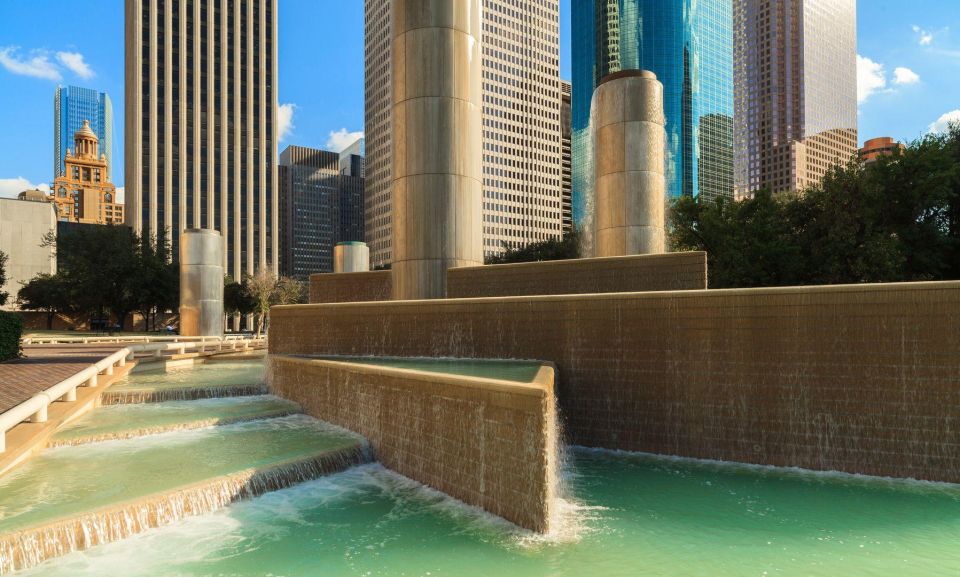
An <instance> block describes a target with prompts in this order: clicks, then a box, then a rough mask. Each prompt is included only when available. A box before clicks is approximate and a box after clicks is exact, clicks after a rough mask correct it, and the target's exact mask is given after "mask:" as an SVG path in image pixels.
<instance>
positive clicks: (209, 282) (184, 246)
mask: <svg viewBox="0 0 960 577" xmlns="http://www.w3.org/2000/svg"><path fill="white" fill-rule="evenodd" d="M180 334H181V335H183V336H190V337H198V336H221V335H223V238H222V237H221V236H220V233H219V232H218V231H215V230H210V229H189V230H185V231H183V234H181V235H180Z"/></svg>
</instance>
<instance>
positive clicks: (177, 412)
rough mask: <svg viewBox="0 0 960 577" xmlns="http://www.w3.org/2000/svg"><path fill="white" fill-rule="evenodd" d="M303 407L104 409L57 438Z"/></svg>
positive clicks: (266, 400)
mask: <svg viewBox="0 0 960 577" xmlns="http://www.w3.org/2000/svg"><path fill="white" fill-rule="evenodd" d="M299 409H300V406H299V405H297V404H296V403H294V402H292V401H288V400H285V399H281V398H278V397H275V396H273V395H258V396H253V397H228V398H225V399H205V400H199V401H170V402H165V403H146V404H134V405H111V406H106V407H100V408H98V409H96V410H95V411H91V412H89V413H87V414H85V415H84V416H82V417H80V418H79V419H77V420H76V421H74V422H73V423H71V424H70V425H68V426H67V427H65V428H63V429H61V430H60V431H58V432H57V434H56V435H54V436H53V440H54V441H67V440H70V439H81V438H86V437H94V438H96V437H100V436H103V435H110V434H121V433H124V432H126V431H137V430H142V429H153V428H163V427H176V426H177V425H180V424H184V423H193V422H198V421H199V422H213V423H215V422H217V421H224V422H230V421H237V420H246V419H254V418H258V417H266V416H270V415H277V414H279V413H283V412H287V413H295V412H299Z"/></svg>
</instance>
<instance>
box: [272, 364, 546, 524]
mask: <svg viewBox="0 0 960 577" xmlns="http://www.w3.org/2000/svg"><path fill="white" fill-rule="evenodd" d="M270 387H271V390H272V391H273V392H274V394H276V395H278V396H281V397H284V398H287V399H290V400H292V401H295V402H297V403H299V404H300V405H301V406H302V407H303V409H304V411H305V412H306V413H307V414H308V415H311V416H314V417H316V418H318V419H322V420H324V421H327V422H330V423H333V424H335V425H339V426H342V427H345V428H347V429H350V430H352V431H354V432H357V433H359V434H361V435H363V436H364V437H366V438H367V439H368V440H369V441H370V444H371V446H372V447H373V449H374V451H375V453H376V456H377V458H378V459H379V460H380V461H381V462H382V463H383V464H384V466H386V467H389V468H390V469H393V470H395V471H397V472H398V473H400V474H402V475H405V476H407V477H410V478H411V479H414V480H416V481H419V482H421V483H423V484H425V485H428V486H430V487H433V488H434V489H437V490H439V491H443V492H444V493H447V494H448V495H451V496H453V497H455V498H457V499H459V500H461V501H463V502H465V503H468V504H470V505H474V506H477V507H481V508H483V509H485V510H487V511H490V512H491V513H494V514H496V515H499V516H501V517H503V518H505V519H507V520H509V521H512V522H513V523H516V524H517V525H520V526H521V527H525V528H527V529H531V530H534V531H541V532H543V531H546V530H547V529H548V526H549V519H550V507H551V503H552V501H553V490H554V477H555V474H556V472H555V469H556V461H555V460H556V437H555V429H556V422H555V407H554V396H553V369H552V368H551V367H549V366H546V365H545V366H544V367H543V368H541V370H540V372H539V374H538V375H537V378H536V379H535V381H534V382H532V383H514V382H507V381H498V380H491V379H481V378H474V377H463V376H455V375H446V374H438V373H427V372H422V371H414V370H406V369H393V368H386V367H380V366H371V365H362V364H357V363H351V362H337V361H329V360H317V359H303V358H297V357H286V356H272V357H271V384H270Z"/></svg>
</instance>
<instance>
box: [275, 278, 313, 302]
mask: <svg viewBox="0 0 960 577" xmlns="http://www.w3.org/2000/svg"><path fill="white" fill-rule="evenodd" d="M308 297H309V291H308V289H307V284H306V283H304V282H303V281H299V280H297V279H295V278H291V277H288V276H282V277H280V278H279V279H277V284H276V286H274V289H273V296H272V298H271V304H273V305H300V304H304V303H306V302H307V300H308Z"/></svg>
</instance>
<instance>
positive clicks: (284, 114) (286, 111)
mask: <svg viewBox="0 0 960 577" xmlns="http://www.w3.org/2000/svg"><path fill="white" fill-rule="evenodd" d="M296 107H297V105H296V104H291V103H287V104H281V105H280V106H278V107H277V141H278V142H279V141H281V140H283V139H284V138H286V137H287V135H288V134H290V131H292V130H293V129H294V128H295V126H294V124H293V109H294V108H296Z"/></svg>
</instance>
